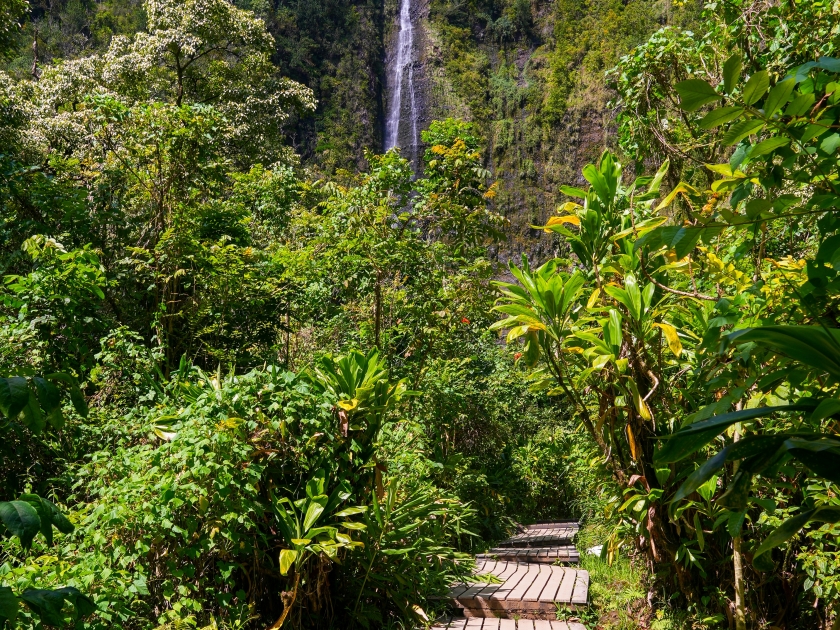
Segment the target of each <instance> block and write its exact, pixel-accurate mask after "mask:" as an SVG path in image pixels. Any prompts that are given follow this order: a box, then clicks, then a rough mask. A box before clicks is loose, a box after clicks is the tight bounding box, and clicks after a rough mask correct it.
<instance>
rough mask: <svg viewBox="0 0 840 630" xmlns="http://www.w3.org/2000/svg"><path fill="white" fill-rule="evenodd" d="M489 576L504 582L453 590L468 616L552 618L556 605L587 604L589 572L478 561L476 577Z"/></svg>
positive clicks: (574, 607) (542, 565) (456, 601)
mask: <svg viewBox="0 0 840 630" xmlns="http://www.w3.org/2000/svg"><path fill="white" fill-rule="evenodd" d="M488 573H490V574H493V575H495V576H496V577H497V578H499V579H500V580H501V582H500V583H495V584H493V583H488V582H479V583H468V584H457V585H455V586H454V587H452V589H451V590H450V592H449V596H450V597H451V598H452V600H453V601H454V603H455V605H456V606H457V607H459V608H461V609H463V614H464V616H465V617H485V616H491V617H493V616H495V617H507V618H512V617H514V616H528V617H537V618H539V617H543V618H553V617H554V613H555V612H556V610H557V604H559V605H561V606H563V607H565V608H570V609H572V610H574V609H577V608H580V607H584V606H586V603H587V596H588V590H589V573H588V572H587V571H583V570H581V569H573V568H570V567H557V566H550V565H546V564H540V563H519V562H508V561H504V560H502V561H494V560H479V561H478V562H477V569H476V574H478V575H485V574H488ZM555 602H556V604H555Z"/></svg>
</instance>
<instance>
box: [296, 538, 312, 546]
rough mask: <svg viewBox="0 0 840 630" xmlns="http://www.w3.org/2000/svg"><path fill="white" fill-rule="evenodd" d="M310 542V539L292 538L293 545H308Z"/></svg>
mask: <svg viewBox="0 0 840 630" xmlns="http://www.w3.org/2000/svg"><path fill="white" fill-rule="evenodd" d="M311 542H312V540H311V539H310V538H292V544H293V545H308V544H309V543H311Z"/></svg>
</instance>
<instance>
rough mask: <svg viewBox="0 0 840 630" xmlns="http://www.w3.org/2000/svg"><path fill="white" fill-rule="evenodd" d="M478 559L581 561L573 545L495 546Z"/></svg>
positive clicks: (477, 557)
mask: <svg viewBox="0 0 840 630" xmlns="http://www.w3.org/2000/svg"><path fill="white" fill-rule="evenodd" d="M476 559H480V560H489V559H499V560H513V561H515V562H542V563H545V564H552V563H554V562H569V563H577V562H580V553H578V550H577V549H576V548H575V547H574V546H573V545H561V546H555V547H495V548H493V549H491V550H490V551H488V552H487V553H482V554H479V555H477V556H476Z"/></svg>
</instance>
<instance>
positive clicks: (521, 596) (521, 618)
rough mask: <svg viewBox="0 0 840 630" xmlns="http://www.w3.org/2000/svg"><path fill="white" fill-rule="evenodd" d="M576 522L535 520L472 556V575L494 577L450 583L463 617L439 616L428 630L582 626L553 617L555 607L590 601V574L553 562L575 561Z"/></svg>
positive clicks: (581, 628) (526, 629)
mask: <svg viewBox="0 0 840 630" xmlns="http://www.w3.org/2000/svg"><path fill="white" fill-rule="evenodd" d="M577 531H578V524H577V523H575V522H569V521H565V522H560V523H540V524H537V525H531V526H530V527H523V528H521V529H520V530H519V531H518V532H517V533H516V534H515V535H514V536H512V537H510V538H509V539H508V540H506V541H504V542H502V543H500V544H499V546H498V547H495V548H494V549H491V550H490V551H489V552H488V553H486V554H480V555H478V556H476V570H475V573H474V575H475V576H476V577H478V576H487V575H493V576H495V579H491V580H487V579H485V580H483V581H480V582H463V583H459V584H454V585H452V587H451V588H450V590H449V597H450V599H451V600H452V603H453V604H454V606H455V607H456V609H458V611H459V612H460V613H461V615H463V616H459V617H454V618H450V619H445V620H442V621H439V622H438V624H437V625H436V626H434V628H433V629H432V630H586V629H585V627H584V626H583V625H582V624H579V623H573V622H566V621H556V618H557V610H558V608H565V609H566V610H577V609H579V608H585V607H586V606H587V605H588V602H589V573H588V572H587V571H584V570H583V569H577V568H574V567H569V566H557V564H555V563H567V564H576V563H577V562H579V561H580V554H579V553H578V551H577V549H575V547H574V546H573V545H572V539H573V538H574V535H575V534H576V533H577Z"/></svg>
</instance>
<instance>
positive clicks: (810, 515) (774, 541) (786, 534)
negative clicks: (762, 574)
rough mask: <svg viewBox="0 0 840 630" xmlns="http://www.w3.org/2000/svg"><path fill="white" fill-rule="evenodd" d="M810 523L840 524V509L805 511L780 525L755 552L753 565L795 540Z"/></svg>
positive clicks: (827, 508) (825, 508) (822, 508)
mask: <svg viewBox="0 0 840 630" xmlns="http://www.w3.org/2000/svg"><path fill="white" fill-rule="evenodd" d="M810 521H819V522H822V523H837V522H840V508H836V507H821V508H816V509H813V510H808V511H805V512H803V513H802V514H799V515H797V516H794V517H792V518H789V519H788V520H786V521H785V522H784V523H782V524H781V525H779V527H777V528H776V529H774V530H773V531H772V532H771V534H770V535H769V536H768V537H767V538H765V539H764V542H763V543H761V545H760V546H759V547H758V549H756V550H755V553H754V555H753V558H754V559H753V565H755V561H756V560H757V559H758V557H759V556H761V555H763V554H765V553H767V552H768V551H770V550H771V549H773V548H775V547H778V546H779V545H781V544H783V543H785V542H786V541H788V540H790V539H791V538H793V537H794V536H795V535H796V534H797V533H798V532H799V530H801V529H802V528H803V527H805V525H807V524H808V523H809V522H810ZM756 568H758V567H756Z"/></svg>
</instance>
